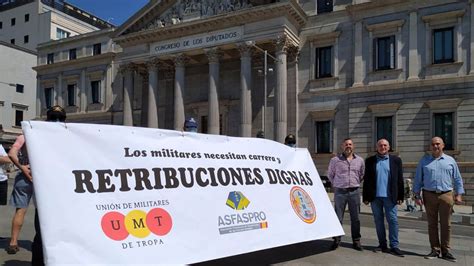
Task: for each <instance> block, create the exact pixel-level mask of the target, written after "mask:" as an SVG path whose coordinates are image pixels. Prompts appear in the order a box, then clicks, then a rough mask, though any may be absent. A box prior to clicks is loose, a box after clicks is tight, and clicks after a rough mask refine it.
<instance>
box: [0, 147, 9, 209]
mask: <svg viewBox="0 0 474 266" xmlns="http://www.w3.org/2000/svg"><path fill="white" fill-rule="evenodd" d="M9 163H11V161H10V158H8V154H7V152H6V151H5V149H4V148H3V146H2V145H0V205H6V204H7V190H8V176H7V173H6V172H5V170H4V166H5V165H7V164H9Z"/></svg>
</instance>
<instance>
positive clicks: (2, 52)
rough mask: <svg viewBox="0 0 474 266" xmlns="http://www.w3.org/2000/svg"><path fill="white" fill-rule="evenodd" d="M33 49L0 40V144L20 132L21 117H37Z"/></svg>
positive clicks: (22, 118)
mask: <svg viewBox="0 0 474 266" xmlns="http://www.w3.org/2000/svg"><path fill="white" fill-rule="evenodd" d="M36 58H37V54H36V52H34V51H31V50H28V49H25V48H21V47H18V46H16V45H12V44H10V43H5V42H2V41H0V62H2V63H0V145H1V144H2V143H12V142H13V141H14V140H15V138H16V136H17V135H18V134H20V133H21V124H20V123H21V121H23V120H31V119H34V118H35V117H36V109H35V104H36V72H35V71H34V70H33V66H35V65H36V60H37V59H36Z"/></svg>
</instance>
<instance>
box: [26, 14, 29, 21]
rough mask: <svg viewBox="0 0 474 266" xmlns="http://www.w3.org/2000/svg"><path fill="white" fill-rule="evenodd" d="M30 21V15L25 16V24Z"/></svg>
mask: <svg viewBox="0 0 474 266" xmlns="http://www.w3.org/2000/svg"><path fill="white" fill-rule="evenodd" d="M28 21H30V14H25V22H28Z"/></svg>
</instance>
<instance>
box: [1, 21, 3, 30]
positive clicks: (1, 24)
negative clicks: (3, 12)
mask: <svg viewBox="0 0 474 266" xmlns="http://www.w3.org/2000/svg"><path fill="white" fill-rule="evenodd" d="M0 29H3V22H2V21H0Z"/></svg>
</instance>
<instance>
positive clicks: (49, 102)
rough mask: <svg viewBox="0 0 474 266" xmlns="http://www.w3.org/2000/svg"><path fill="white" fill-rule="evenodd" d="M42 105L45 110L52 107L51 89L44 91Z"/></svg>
mask: <svg viewBox="0 0 474 266" xmlns="http://www.w3.org/2000/svg"><path fill="white" fill-rule="evenodd" d="M44 103H45V105H46V106H45V107H46V108H49V107H51V106H53V88H46V89H44Z"/></svg>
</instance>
